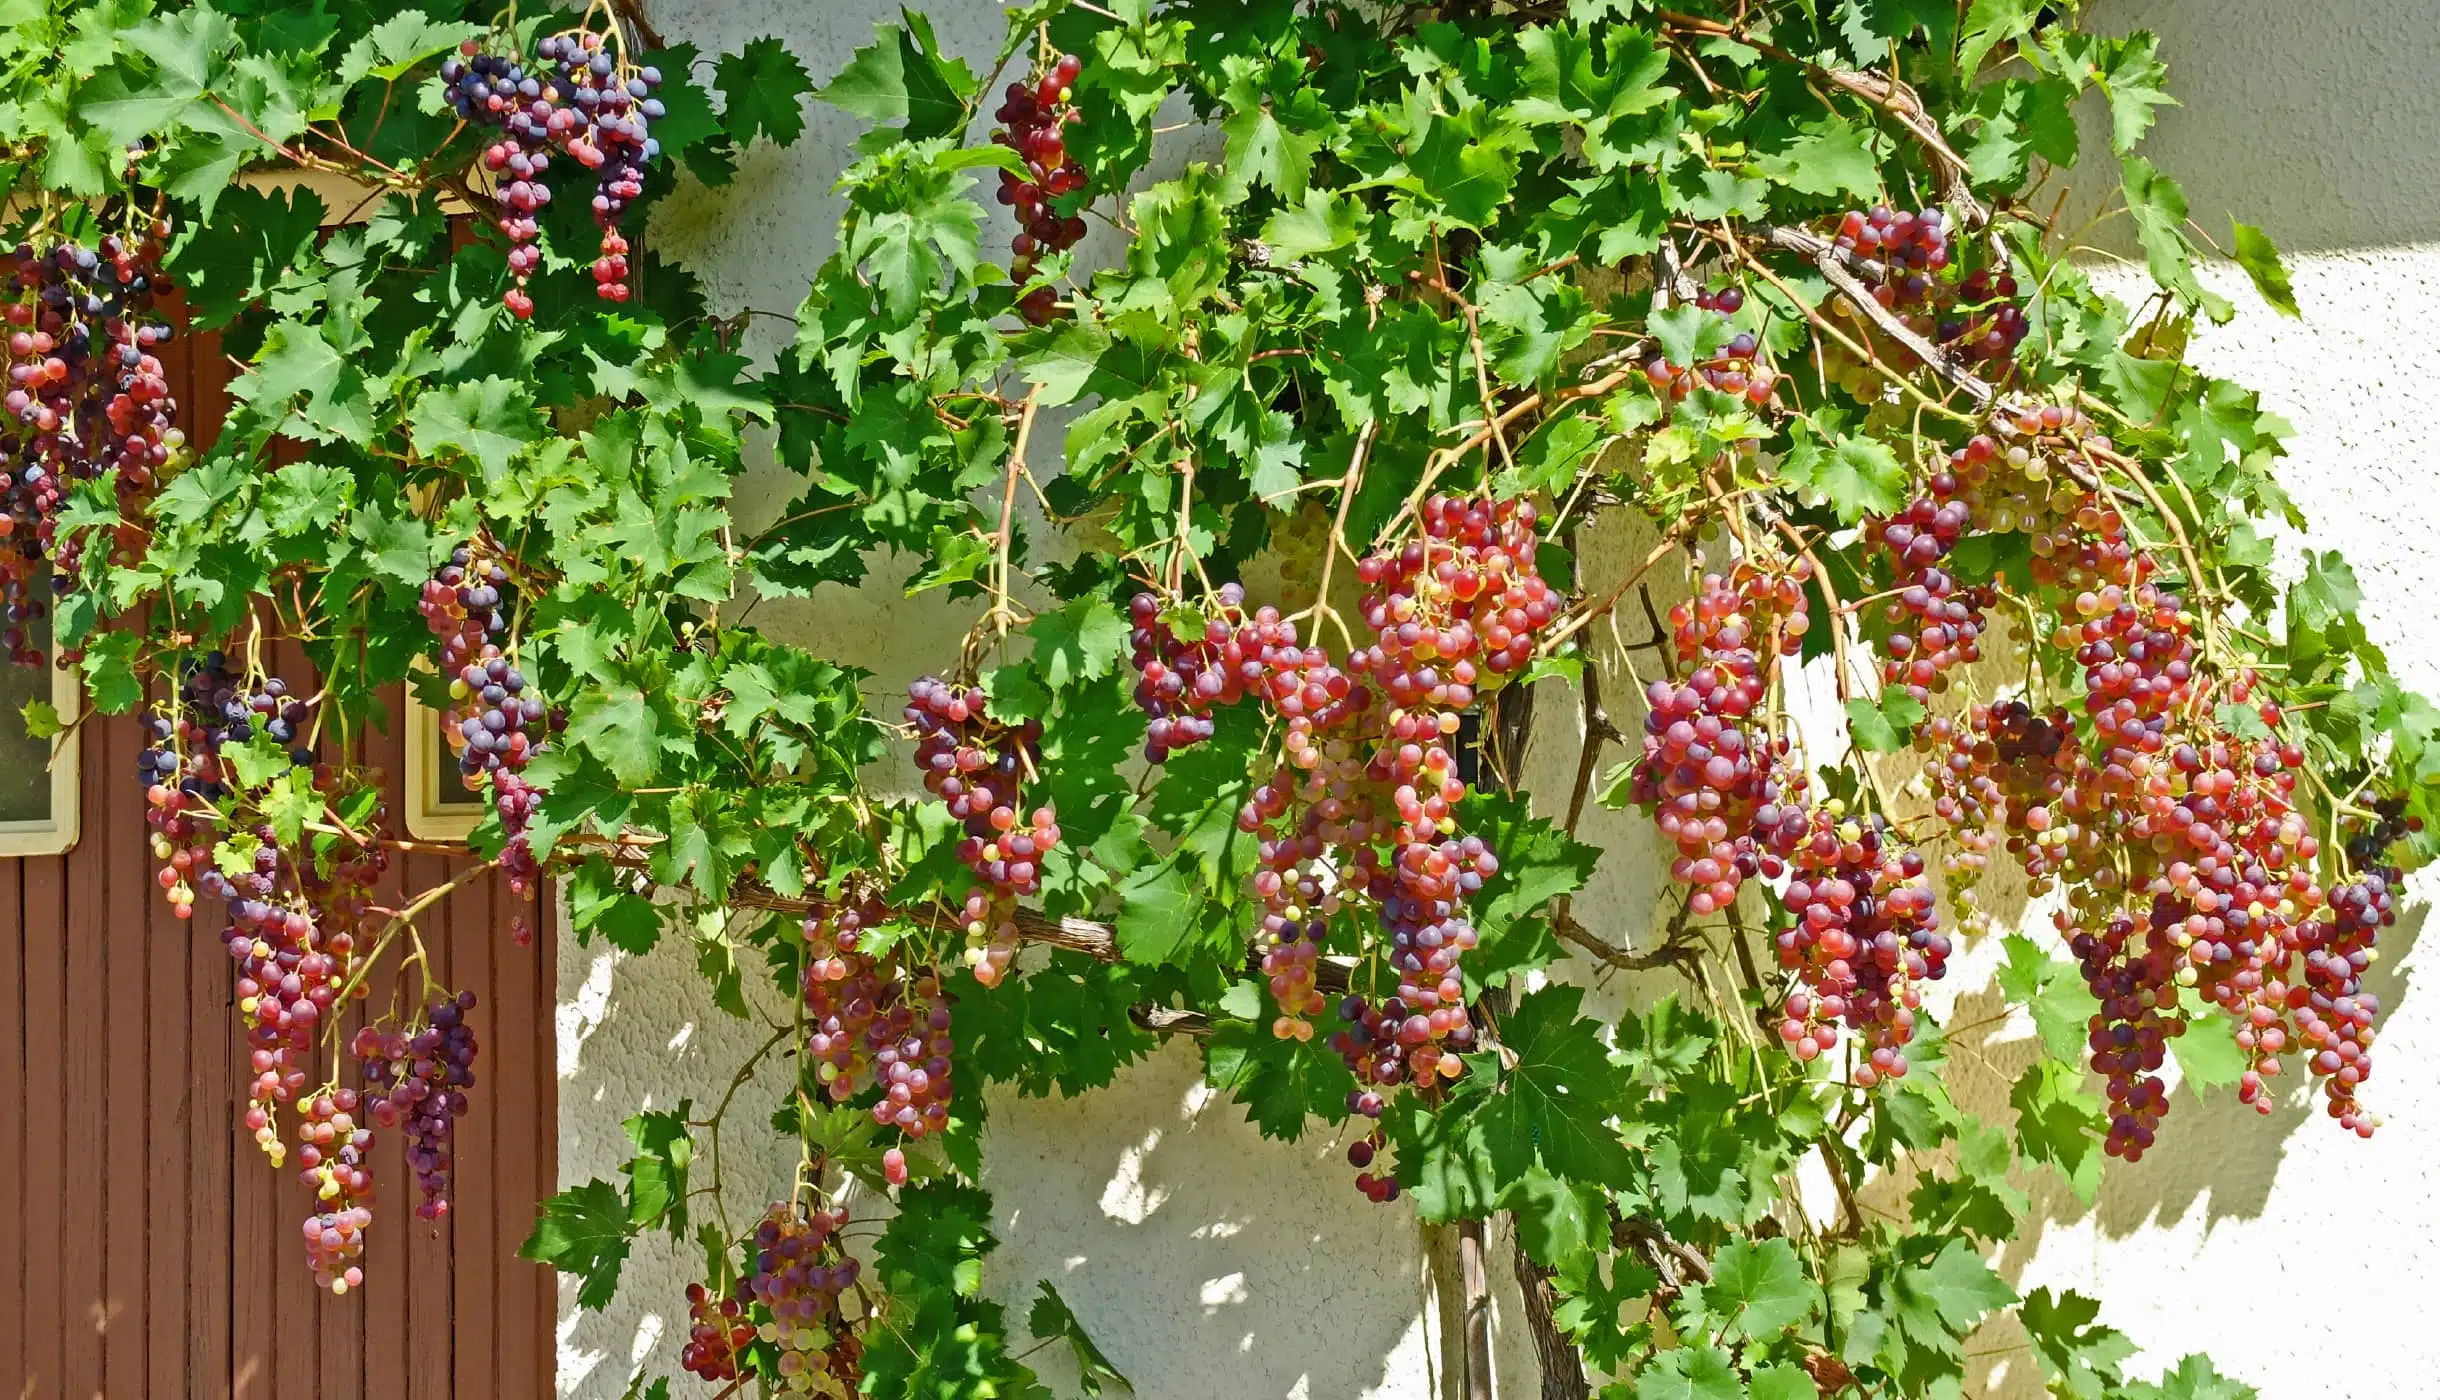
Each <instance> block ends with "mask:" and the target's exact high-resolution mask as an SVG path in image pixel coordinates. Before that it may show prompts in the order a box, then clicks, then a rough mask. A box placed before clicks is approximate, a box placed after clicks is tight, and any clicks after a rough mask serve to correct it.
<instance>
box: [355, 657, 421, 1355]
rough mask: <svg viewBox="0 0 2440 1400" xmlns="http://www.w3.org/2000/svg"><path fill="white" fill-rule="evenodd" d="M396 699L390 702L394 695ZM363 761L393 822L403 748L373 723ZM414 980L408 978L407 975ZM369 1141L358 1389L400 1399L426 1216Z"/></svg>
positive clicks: (397, 860)
mask: <svg viewBox="0 0 2440 1400" xmlns="http://www.w3.org/2000/svg"><path fill="white" fill-rule="evenodd" d="M393 703H395V702H393ZM359 757H360V758H361V761H362V762H363V763H364V764H365V765H366V766H367V767H368V768H375V769H379V770H380V771H381V774H382V777H383V783H384V788H383V791H384V800H385V801H386V802H387V803H388V804H389V811H390V815H391V824H392V826H393V827H394V828H395V826H396V816H397V814H398V813H399V812H401V811H403V810H404V808H403V807H402V806H401V805H400V798H401V796H402V794H401V792H400V788H399V774H400V771H401V770H400V760H401V758H402V757H403V751H402V750H401V749H400V747H399V744H398V741H397V740H396V739H393V738H391V737H390V736H388V735H386V734H383V733H381V732H379V731H373V732H370V733H367V734H365V735H364V736H363V739H362V743H361V751H360V754H359ZM407 859H408V858H407V857H406V856H405V855H404V854H403V853H393V854H392V855H391V857H390V865H389V869H388V870H387V871H386V872H384V874H383V875H382V878H381V885H380V895H379V897H378V898H377V900H376V902H377V903H380V904H384V905H388V906H389V907H391V908H397V907H398V905H399V903H400V899H399V894H400V891H401V890H402V889H404V888H405V875H404V867H405V865H406V862H407ZM410 980H412V979H410ZM398 982H399V979H398V977H397V975H396V970H395V964H391V965H389V966H386V967H384V968H382V969H380V970H379V971H377V972H376V973H375V974H374V975H373V977H372V978H371V980H370V981H369V983H368V985H369V986H371V988H372V989H373V994H372V997H371V998H370V999H369V1000H368V1001H367V1002H366V1003H365V1005H366V1007H367V1012H366V1014H367V1015H368V1016H378V1015H380V1014H381V1013H382V1012H383V1011H384V1010H386V1009H387V1008H388V1007H389V1006H390V1005H391V1004H392V1003H393V1000H394V999H395V998H394V993H395V992H396V991H397V988H398ZM375 1136H376V1140H375V1142H374V1145H373V1180H374V1182H375V1183H376V1184H377V1190H378V1192H379V1195H380V1200H379V1202H378V1204H377V1205H376V1207H375V1210H376V1214H377V1215H379V1216H382V1217H384V1219H383V1224H384V1225H386V1226H387V1227H388V1228H386V1229H384V1230H383V1232H382V1238H381V1239H380V1240H379V1241H378V1242H377V1243H376V1244H374V1245H373V1246H372V1247H371V1248H369V1249H367V1250H366V1252H365V1269H364V1300H363V1302H362V1303H361V1304H360V1305H359V1307H360V1310H361V1312H362V1314H363V1323H364V1355H363V1367H364V1369H363V1382H362V1384H363V1393H364V1394H365V1395H366V1396H368V1397H378V1400H398V1397H400V1396H402V1395H404V1394H405V1392H406V1368H407V1365H408V1351H407V1338H408V1335H409V1333H408V1324H407V1315H408V1309H409V1302H410V1297H411V1286H410V1283H409V1277H410V1275H409V1263H408V1260H409V1256H410V1255H411V1254H412V1253H413V1250H414V1238H415V1236H417V1235H419V1234H421V1233H423V1232H424V1222H422V1221H421V1220H418V1219H416V1217H415V1202H416V1201H417V1200H418V1199H419V1197H418V1195H417V1193H416V1191H415V1183H414V1180H413V1178H412V1177H410V1176H409V1175H408V1173H407V1163H406V1151H405V1148H404V1146H403V1145H402V1143H401V1138H402V1136H403V1135H402V1134H401V1133H399V1132H397V1131H394V1130H393V1131H388V1132H384V1131H381V1130H380V1129H378V1128H376V1129H375Z"/></svg>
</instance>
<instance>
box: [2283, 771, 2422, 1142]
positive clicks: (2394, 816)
mask: <svg viewBox="0 0 2440 1400" xmlns="http://www.w3.org/2000/svg"><path fill="white" fill-rule="evenodd" d="M2376 811H2377V813H2378V816H2377V819H2376V820H2375V821H2374V822H2373V824H2372V825H2371V827H2370V828H2368V829H2366V830H2364V831H2362V832H2359V833H2358V834H2357V835H2356V836H2355V837H2354V838H2352V839H2351V840H2349V842H2348V843H2347V855H2348V858H2349V860H2351V861H2352V862H2353V863H2354V866H2355V869H2356V870H2357V871H2358V872H2359V873H2358V874H2357V876H2356V878H2355V879H2353V880H2351V881H2349V882H2348V883H2346V884H2344V885H2340V886H2339V887H2338V888H2336V889H2334V890H2332V891H2330V914H2331V917H2330V921H2329V923H2328V925H2327V926H2323V925H2319V924H2314V925H2309V926H2308V927H2307V928H2306V929H2305V931H2304V936H2303V937H2302V938H2300V939H2299V940H2298V943H2299V952H2300V953H2301V957H2302V962H2303V965H2304V977H2303V980H2302V982H2301V984H2300V985H2298V986H2295V987H2291V988H2289V989H2288V1008H2289V1010H2291V1011H2293V1012H2294V1013H2295V1017H2296V1030H2297V1034H2298V1039H2299V1041H2300V1044H2299V1049H2300V1050H2301V1051H2302V1053H2303V1054H2304V1055H2305V1056H2306V1065H2307V1067H2308V1068H2310V1069H2311V1070H2312V1072H2313V1073H2315V1074H2317V1075H2319V1076H2321V1079H2322V1090H2323V1093H2324V1095H2325V1098H2326V1101H2327V1103H2326V1106H2327V1111H2328V1112H2329V1115H2330V1116H2331V1117H2332V1118H2335V1119H2337V1120H2338V1124H2339V1126H2340V1127H2342V1128H2345V1129H2347V1130H2348V1131H2349V1132H2352V1133H2354V1134H2356V1135H2357V1136H2359V1137H2370V1136H2372V1130H2373V1127H2374V1126H2375V1124H2376V1122H2377V1120H2376V1119H2374V1118H2373V1117H2372V1115H2370V1114H2369V1113H2367V1112H2365V1111H2364V1107H2363V1105H2362V1104H2361V1103H2360V1102H2358V1101H2357V1099H2356V1094H2355V1091H2356V1089H2357V1088H2358V1087H2359V1086H2361V1085H2362V1084H2363V1082H2364V1080H2365V1079H2366V1078H2367V1077H2369V1076H2370V1075H2371V1073H2372V1018H2373V1017H2375V1016H2378V1015H2379V1014H2380V1013H2381V1004H2380V999H2379V998H2378V997H2376V996H2374V995H2373V994H2372V993H2371V992H2368V991H2366V990H2364V984H2363V976H2364V970H2365V969H2366V968H2368V967H2370V966H2371V965H2372V956H2373V940H2374V939H2375V938H2376V937H2377V936H2378V935H2379V933H2380V931H2381V930H2382V929H2384V928H2388V927H2390V926H2391V925H2393V924H2395V923H2397V921H2398V891H2399V887H2400V883H2401V881H2402V879H2403V875H2402V873H2401V872H2400V871H2399V869H2398V867H2397V866H2396V865H2395V864H2394V863H2392V861H2391V860H2390V857H2389V851H2390V848H2391V847H2392V846H2394V845H2396V844H2397V842H2398V841H2399V840H2401V839H2403V838H2404V837H2405V836H2406V835H2407V833H2409V832H2414V831H2421V830H2422V829H2423V819H2422V818H2420V817H2405V816H2402V815H2401V807H2400V804H2397V803H2394V802H2391V803H2383V804H2381V805H2380V806H2379V807H2378V808H2377V809H2376Z"/></svg>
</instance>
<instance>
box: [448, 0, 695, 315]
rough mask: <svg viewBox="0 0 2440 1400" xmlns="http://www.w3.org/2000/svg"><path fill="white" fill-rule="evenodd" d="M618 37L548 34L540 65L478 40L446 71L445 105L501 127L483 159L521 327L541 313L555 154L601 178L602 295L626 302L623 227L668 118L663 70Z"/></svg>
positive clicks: (597, 277) (510, 303) (510, 297)
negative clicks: (638, 60) (543, 215)
mask: <svg viewBox="0 0 2440 1400" xmlns="http://www.w3.org/2000/svg"><path fill="white" fill-rule="evenodd" d="M621 47H622V45H621V42H620V41H619V40H618V39H617V38H616V37H615V36H613V37H612V38H611V39H610V40H609V41H608V43H607V45H605V41H604V38H603V36H602V35H601V34H600V33H599V32H597V31H595V30H590V29H580V30H573V31H570V32H567V33H563V34H553V35H546V36H544V37H543V38H542V39H541V40H540V41H539V42H537V43H536V44H535V46H534V56H535V66H534V67H533V68H531V69H528V68H527V67H525V66H524V65H523V64H522V63H521V62H519V61H518V60H517V59H516V58H514V57H512V56H510V55H506V54H500V53H494V52H491V51H488V50H486V49H485V48H484V47H483V45H482V44H481V43H480V42H478V41H476V40H473V39H468V40H466V41H465V42H464V43H463V44H461V45H460V46H459V51H458V56H456V57H453V58H450V59H447V60H445V61H444V62H443V63H442V64H441V80H442V82H443V84H444V85H445V86H444V88H443V97H444V98H445V99H446V100H447V101H448V103H449V105H450V106H451V107H453V108H454V109H456V111H457V114H458V116H459V117H460V118H461V119H462V120H464V121H467V122H471V123H475V124H478V125H484V126H494V127H498V128H499V129H500V135H499V137H498V139H496V140H494V141H493V142H492V143H491V144H490V145H489V146H487V147H485V148H484V151H483V157H482V159H483V166H484V168H485V169H486V170H488V171H490V172H491V173H492V176H493V178H494V181H495V184H494V188H493V192H492V198H493V200H494V202H495V203H496V205H497V206H498V212H497V216H496V218H495V221H494V224H495V227H497V228H498V229H499V230H500V232H501V233H502V234H504V235H506V236H507V238H508V242H509V252H508V270H509V275H510V277H511V279H512V283H513V285H511V286H510V288H509V290H508V292H507V293H506V294H505V295H504V296H503V297H502V301H503V303H504V304H505V305H506V306H507V307H508V309H509V311H510V312H511V313H512V314H514V315H515V316H517V317H518V318H519V319H520V320H522V319H525V318H527V317H530V316H532V315H533V314H534V299H533V296H532V294H531V293H530V292H528V291H527V289H526V288H527V284H528V282H529V281H530V280H531V279H532V277H533V274H534V272H535V271H536V270H537V269H538V268H539V267H540V266H541V263H542V249H541V246H540V245H539V243H538V242H537V240H538V239H539V238H540V237H541V236H542V226H541V222H540V219H539V217H538V216H539V214H540V212H541V210H542V209H543V208H544V207H545V206H547V205H548V204H549V203H550V202H551V187H550V185H549V183H548V182H547V180H546V179H545V176H546V175H547V174H548V172H549V171H550V169H551V166H552V158H553V154H554V152H557V153H560V154H562V155H564V156H565V157H566V158H568V159H570V160H573V161H574V162H576V163H577V164H578V165H580V166H582V167H583V168H584V169H586V170H589V171H591V172H593V175H594V190H593V195H592V207H593V222H594V223H595V225H596V226H598V227H599V228H600V229H601V232H602V240H601V251H600V254H599V256H598V257H597V258H596V259H595V260H594V263H593V283H594V294H595V295H596V296H599V297H601V298H602V299H603V300H605V301H625V300H627V298H628V297H629V295H630V294H631V288H630V287H629V285H628V282H627V274H628V253H629V251H630V249H629V246H628V242H627V239H626V237H625V236H624V235H623V234H621V233H620V232H619V220H620V217H621V215H623V214H624V213H625V212H626V209H627V206H628V205H629V204H630V203H631V202H633V201H634V200H636V199H637V198H639V197H641V196H642V194H643V193H644V175H645V167H646V166H647V165H649V164H650V163H651V162H652V161H653V160H654V159H656V158H658V157H659V155H660V154H661V144H660V142H659V141H658V140H656V139H655V138H654V137H653V136H652V134H651V124H652V123H653V122H655V121H658V120H659V119H660V118H661V117H663V116H665V115H666V114H667V110H666V108H665V107H664V106H663V104H662V102H661V99H660V98H658V97H655V96H653V93H654V92H655V91H657V90H658V89H659V87H660V85H661V72H660V70H659V69H657V68H651V67H642V68H638V67H633V66H631V65H629V64H628V63H627V62H626V60H625V58H624V57H623V55H622V54H620V53H614V52H612V50H613V49H618V48H621Z"/></svg>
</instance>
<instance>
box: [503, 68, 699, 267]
mask: <svg viewBox="0 0 2440 1400" xmlns="http://www.w3.org/2000/svg"><path fill="white" fill-rule="evenodd" d="M534 52H535V54H536V55H537V56H538V57H540V58H541V59H542V60H543V61H544V62H546V63H557V64H558V65H559V90H560V92H561V93H562V94H563V96H564V100H565V101H566V102H568V103H569V104H570V105H568V106H565V107H562V108H560V109H559V110H558V111H556V112H553V113H552V114H551V116H550V118H549V121H548V126H549V129H550V134H551V135H552V136H553V137H555V138H556V139H557V140H558V141H559V142H560V144H561V147H562V149H564V150H566V151H567V153H568V154H569V155H571V156H574V157H575V158H576V163H577V164H579V165H581V166H583V167H584V168H585V169H587V170H590V171H592V172H593V177H594V183H593V222H594V225H595V226H596V227H598V228H599V229H600V230H601V232H602V240H601V253H600V256H598V257H596V258H595V259H594V261H593V283H594V291H595V294H596V295H598V296H600V297H602V298H604V299H605V300H608V301H625V300H627V298H628V297H629V295H631V289H630V288H629V286H628V284H627V239H626V237H625V236H624V235H622V234H621V233H620V232H619V231H618V224H619V219H620V217H621V216H623V215H624V214H625V213H626V212H627V205H628V204H629V203H630V202H631V201H633V200H635V199H638V198H640V197H641V196H642V195H643V193H644V174H645V167H646V166H647V165H649V164H651V162H652V161H653V160H654V159H656V158H657V157H659V155H660V154H661V143H660V142H659V141H658V140H657V139H655V138H654V136H653V134H652V123H654V122H657V121H659V120H660V119H661V118H662V117H664V116H667V115H668V109H667V108H666V107H664V106H663V105H662V102H661V99H660V98H658V97H655V96H653V94H654V93H655V92H657V91H659V90H660V86H661V70H660V69H658V68H653V67H649V66H647V67H642V68H635V69H628V68H627V67H625V66H624V65H622V64H621V63H619V62H618V61H617V60H616V59H614V58H612V57H611V55H609V54H608V53H605V52H603V50H602V36H601V35H600V34H598V33H595V32H594V31H592V30H584V31H581V32H578V33H572V34H557V35H552V36H549V37H547V38H545V39H543V40H542V42H541V43H539V44H537V45H535V47H534Z"/></svg>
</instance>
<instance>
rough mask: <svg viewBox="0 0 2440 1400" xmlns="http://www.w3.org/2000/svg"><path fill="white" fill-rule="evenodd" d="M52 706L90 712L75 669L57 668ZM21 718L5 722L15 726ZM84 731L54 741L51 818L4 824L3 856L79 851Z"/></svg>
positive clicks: (0, 827) (0, 826)
mask: <svg viewBox="0 0 2440 1400" xmlns="http://www.w3.org/2000/svg"><path fill="white" fill-rule="evenodd" d="M50 669H51V707H52V708H53V709H54V710H57V711H58V712H59V714H60V715H61V716H62V717H68V716H73V715H76V714H78V713H80V712H81V711H82V710H83V708H84V689H83V686H82V685H81V684H80V683H79V682H78V680H77V677H76V672H75V670H74V669H73V668H69V669H65V670H63V669H61V668H60V667H58V666H52V667H51V668H50ZM13 722H16V721H15V717H13V716H11V717H9V718H7V719H0V723H13ZM82 739H83V736H82V731H81V727H80V728H79V729H72V730H70V731H68V732H67V733H65V734H62V735H60V736H59V738H58V739H57V740H56V741H54V742H53V745H52V749H51V814H50V815H49V816H48V817H44V818H41V819H39V820H35V821H0V857H5V856H55V855H61V854H64V853H65V852H67V851H69V850H72V849H74V847H75V846H76V839H77V837H78V836H79V835H80V834H81V833H82V821H83V811H82V798H83V795H84V784H83V782H82V778H83V766H82V765H83V759H84V745H83V742H82Z"/></svg>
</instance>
